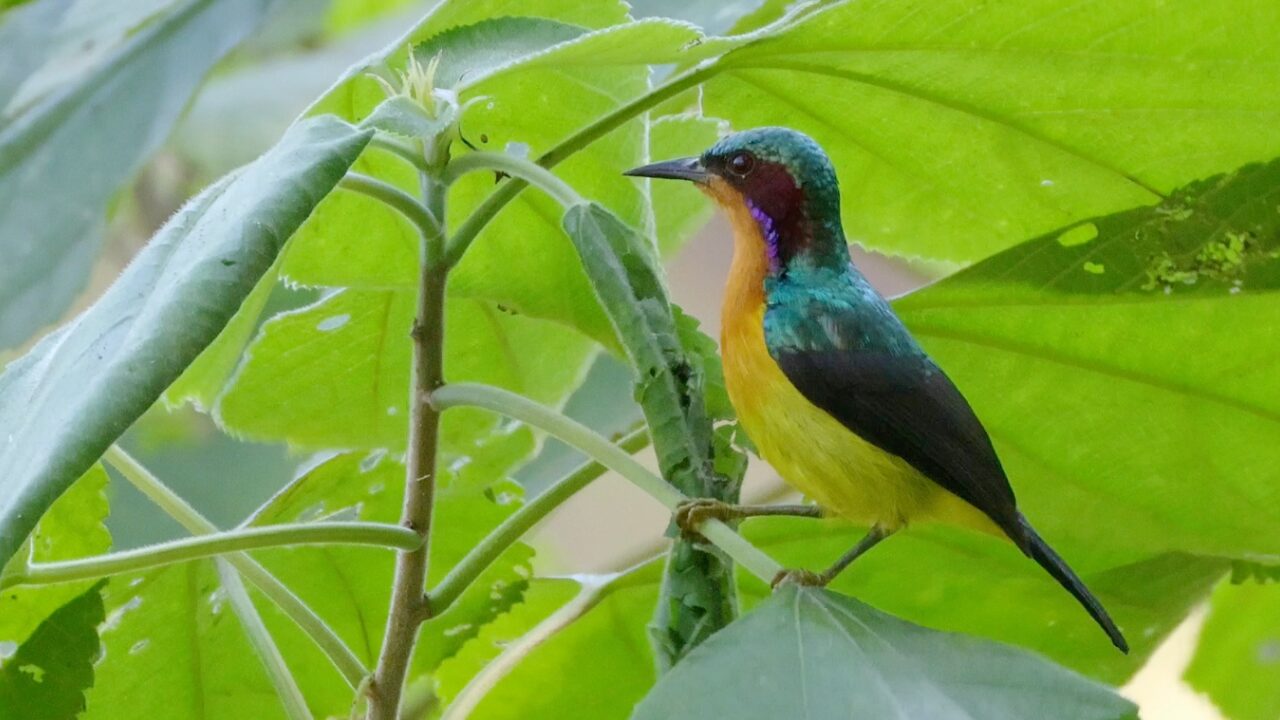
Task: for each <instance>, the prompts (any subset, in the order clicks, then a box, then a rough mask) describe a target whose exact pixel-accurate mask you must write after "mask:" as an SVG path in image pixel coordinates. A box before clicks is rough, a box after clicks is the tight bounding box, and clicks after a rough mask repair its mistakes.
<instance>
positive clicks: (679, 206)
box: [639, 115, 723, 257]
mask: <svg viewBox="0 0 1280 720" xmlns="http://www.w3.org/2000/svg"><path fill="white" fill-rule="evenodd" d="M722 124H723V123H722V122H721V121H720V120H715V119H712V118H703V117H698V116H694V115H666V116H663V117H660V118H658V119H657V120H654V121H653V122H652V123H651V124H650V125H649V156H650V157H651V158H653V159H661V158H677V157H689V156H691V155H701V154H702V151H703V150H706V149H707V148H709V147H711V146H712V145H713V144H715V142H716V140H717V139H719V135H720V129H721V126H722ZM639 182H640V184H641V185H642V186H646V185H647V186H648V194H649V201H650V204H651V205H652V208H653V236H654V238H656V240H657V245H658V250H659V252H660V253H661V254H662V255H663V256H664V257H667V256H670V255H672V254H673V253H675V252H676V251H677V250H679V249H680V247H681V246H682V245H683V244H684V243H685V241H687V240H688V239H689V238H690V237H691V236H692V235H693V233H694V232H695V231H696V230H697V229H698V228H700V227H702V226H703V225H704V224H705V223H706V221H707V219H708V218H710V217H711V205H710V204H709V203H707V202H706V200H705V199H704V198H702V197H701V196H700V195H701V194H700V193H691V192H689V188H687V187H682V186H681V183H673V182H663V181H661V180H656V181H655V180H649V179H644V180H640V181H639Z"/></svg>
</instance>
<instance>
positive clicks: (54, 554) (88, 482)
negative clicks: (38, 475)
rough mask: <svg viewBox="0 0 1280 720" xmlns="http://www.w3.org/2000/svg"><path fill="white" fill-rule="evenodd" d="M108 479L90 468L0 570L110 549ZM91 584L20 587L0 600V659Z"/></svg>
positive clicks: (90, 582)
mask: <svg viewBox="0 0 1280 720" xmlns="http://www.w3.org/2000/svg"><path fill="white" fill-rule="evenodd" d="M106 491H107V473H106V471H104V470H103V469H102V466H101V465H98V464H94V465H93V466H92V467H91V468H89V471H88V472H86V473H85V474H84V475H83V476H82V477H81V478H80V479H79V480H77V481H75V482H74V483H73V484H72V485H71V488H70V489H69V490H67V492H66V493H64V494H63V495H62V497H60V498H58V500H57V502H55V503H54V504H53V506H52V507H50V508H49V511H48V512H46V513H45V514H44V517H42V518H40V522H39V523H38V524H37V525H36V527H35V530H33V531H32V532H31V536H30V537H28V538H27V540H26V542H24V543H23V545H22V547H21V548H19V549H18V552H17V553H16V554H14V556H13V557H11V558H9V562H8V564H7V565H5V566H4V572H0V576H3V575H5V574H7V573H8V572H9V571H10V570H11V569H13V570H16V569H18V567H19V566H25V565H26V564H28V563H33V562H55V561H58V560H73V559H75V558H81V557H88V556H90V555H101V554H103V553H106V552H107V551H108V550H110V549H111V535H110V534H109V533H108V532H107V529H106V526H105V525H104V523H105V522H106V520H107V511H108V508H107V496H106ZM92 584H93V583H92V581H83V582H75V583H59V584H57V585H24V586H19V587H14V588H9V589H8V590H6V591H4V593H2V594H0V656H3V655H4V654H6V653H5V652H4V650H3V648H4V646H6V645H10V646H15V647H16V646H17V645H18V644H19V643H21V642H22V641H23V640H24V639H25V638H26V637H27V636H29V635H30V634H31V633H32V632H33V631H34V630H35V629H36V626H38V625H39V624H40V622H41V621H43V620H44V619H45V618H46V617H48V615H49V613H51V612H53V611H54V610H56V609H57V608H59V607H62V606H63V605H65V604H66V603H68V602H71V601H72V599H74V598H75V597H77V596H79V595H81V594H82V593H84V592H85V591H86V590H87V589H88V588H89V587H90V586H91V585H92Z"/></svg>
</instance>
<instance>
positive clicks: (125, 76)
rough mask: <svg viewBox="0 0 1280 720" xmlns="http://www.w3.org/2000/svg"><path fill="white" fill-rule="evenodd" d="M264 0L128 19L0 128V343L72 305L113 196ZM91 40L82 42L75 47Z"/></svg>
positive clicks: (258, 16) (210, 0) (15, 341)
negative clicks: (82, 64) (121, 37)
mask: <svg viewBox="0 0 1280 720" xmlns="http://www.w3.org/2000/svg"><path fill="white" fill-rule="evenodd" d="M274 4H275V3H274V2H273V0H187V1H186V2H182V3H180V4H177V5H175V6H174V7H172V8H170V9H169V10H168V12H164V13H161V14H160V15H159V17H149V16H150V15H151V13H150V12H148V13H147V14H146V15H143V16H142V17H130V18H129V19H130V20H131V21H132V22H134V23H137V24H138V27H139V28H140V29H138V30H137V31H136V33H134V34H133V35H132V36H131V37H129V39H128V40H127V41H125V42H123V43H121V44H120V45H119V46H118V47H115V48H113V49H112V51H111V52H110V54H109V55H108V56H107V57H105V58H103V59H102V60H101V61H100V62H98V63H96V64H92V65H90V66H89V67H88V68H84V69H82V70H81V71H80V72H75V73H73V74H72V75H71V76H70V77H69V78H66V79H65V80H64V81H63V82H61V83H59V84H58V85H57V86H55V87H53V88H52V89H50V90H49V91H48V92H47V93H46V94H44V95H42V96H40V97H39V98H38V99H35V100H33V101H31V102H30V103H27V104H25V105H24V106H23V107H22V110H21V112H19V113H17V114H16V116H13V117H8V118H6V122H4V123H3V125H0V254H2V255H3V258H4V260H3V262H0V347H13V346H16V345H19V344H21V343H22V341H23V340H25V339H26V338H27V337H28V336H30V335H31V334H32V333H33V332H34V331H35V330H37V329H38V328H40V327H41V326H43V325H46V324H48V323H50V322H53V321H54V320H56V319H58V317H59V316H60V315H61V314H62V313H63V312H64V311H65V310H66V309H67V307H68V306H69V305H70V304H71V301H72V300H73V299H74V298H75V296H76V294H77V293H78V292H79V291H80V290H81V288H82V287H83V285H84V283H85V281H86V279H87V278H88V274H89V268H90V267H91V265H92V263H93V259H94V256H95V255H96V249H97V244H98V235H99V233H100V232H101V230H102V227H103V225H104V221H105V216H106V206H107V204H108V202H109V201H110V200H111V198H112V196H113V195H114V194H115V193H116V191H117V190H118V189H119V187H120V185H122V184H123V183H125V182H127V181H128V180H129V179H130V178H131V177H132V176H133V174H134V173H135V172H137V170H138V168H139V167H140V166H141V165H142V163H143V161H144V160H145V159H146V158H147V156H148V155H150V154H151V153H152V152H153V151H154V150H155V149H156V148H157V147H159V145H160V143H161V142H163V141H164V138H165V136H166V135H167V134H168V132H169V130H170V128H171V127H172V126H173V124H174V122H176V121H177V119H178V116H179V114H180V113H181V112H182V110H183V109H184V108H185V107H186V105H187V102H188V100H190V98H191V95H192V94H193V93H194V92H195V90H196V88H197V87H198V86H199V83H200V81H201V80H202V79H203V77H204V75H205V73H206V72H208V70H209V68H210V67H211V66H212V65H213V64H214V63H215V62H217V60H218V59H219V58H221V57H222V56H223V55H224V54H225V53H227V52H228V51H229V50H231V48H233V47H235V46H236V44H238V43H239V42H240V41H241V40H242V39H244V38H245V37H246V36H247V35H248V34H249V33H250V32H251V31H252V30H253V29H254V28H255V27H256V26H257V25H258V23H259V22H260V21H261V20H262V19H263V17H264V16H265V15H266V13H267V12H268V11H269V10H270V9H271V7H272V6H273V5H274ZM142 7H146V6H145V5H144V6H142ZM30 10H38V8H34V7H33V8H28V9H24V13H25V12H28V11H30ZM70 12H71V13H72V14H76V13H79V14H81V15H83V14H84V12H85V11H84V9H82V8H73V9H72V10H71V11H70ZM119 14H121V15H123V16H125V17H129V16H130V15H131V13H130V12H129V11H128V10H127V9H124V10H122V12H121V13H119ZM50 22H52V20H50ZM81 22H83V18H82V19H81ZM104 22H105V24H111V23H110V22H109V21H106V19H105V18H104ZM68 25H69V26H70V27H72V28H74V27H75V25H76V23H75V22H69V23H68ZM68 32H70V30H69V31H68ZM54 41H55V39H51V40H50V42H51V43H52V42H54ZM94 44H95V43H94V42H92V41H90V40H89V39H88V38H86V39H85V45H83V46H81V47H77V48H75V51H76V52H78V53H83V52H86V51H87V50H93V48H94ZM14 50H15V51H19V50H21V46H17V47H15V48H14ZM67 50H68V49H66V48H64V49H63V52H67ZM4 52H5V53H6V54H7V53H8V52H9V47H5V49H4ZM22 61H23V60H22V58H13V59H10V58H9V57H5V60H4V64H5V65H6V66H7V65H8V64H9V63H10V62H13V63H14V64H15V65H16V64H19V63H21V62H22ZM55 74H56V73H55ZM119 98H127V99H128V101H127V102H116V99H119ZM14 102H15V103H20V102H22V100H21V97H19V98H15V99H14ZM104 107H110V108H111V110H110V111H109V112H104V110H103V108H104Z"/></svg>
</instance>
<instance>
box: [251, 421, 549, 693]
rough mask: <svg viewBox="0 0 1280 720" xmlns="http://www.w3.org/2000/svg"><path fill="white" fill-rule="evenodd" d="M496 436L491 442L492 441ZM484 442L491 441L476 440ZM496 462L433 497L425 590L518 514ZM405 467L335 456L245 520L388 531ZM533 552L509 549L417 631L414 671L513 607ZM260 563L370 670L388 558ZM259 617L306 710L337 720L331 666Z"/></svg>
mask: <svg viewBox="0 0 1280 720" xmlns="http://www.w3.org/2000/svg"><path fill="white" fill-rule="evenodd" d="M495 434H496V433H495ZM478 439H480V440H490V439H492V438H478ZM509 462H510V461H505V463H504V460H503V459H502V458H500V457H494V456H490V455H489V454H483V455H479V456H477V458H476V460H475V462H474V463H468V464H465V466H462V465H461V464H459V465H458V466H456V469H454V468H445V470H444V472H442V473H441V476H440V478H439V484H440V487H439V489H438V491H437V494H436V511H435V525H434V527H433V532H432V542H431V558H430V564H429V568H430V572H429V578H428V581H429V582H430V583H435V582H438V581H439V580H440V579H441V578H442V577H444V575H445V574H446V573H447V572H448V571H449V570H450V569H452V568H453V567H454V566H455V565H456V564H457V563H458V561H459V560H461V559H462V557H463V556H464V555H465V554H466V553H467V552H468V551H469V550H471V548H472V547H474V546H475V545H476V544H477V543H478V542H479V541H480V540H481V539H482V538H483V537H484V535H485V534H486V533H488V532H489V531H490V530H492V529H493V528H494V527H496V526H497V525H498V523H500V522H501V521H502V520H503V519H504V518H506V517H507V516H508V515H510V514H511V513H512V512H514V511H515V510H516V509H517V508H518V507H519V506H520V498H521V494H522V493H521V491H520V487H519V486H518V485H516V484H515V483H513V482H511V481H510V480H506V479H505V471H506V465H507V464H509ZM404 475H405V469H404V465H402V464H401V463H399V462H396V461H394V460H392V459H391V458H390V457H386V456H385V455H383V454H381V453H379V454H375V455H370V456H365V457H361V456H359V455H354V454H344V455H338V456H336V457H334V458H332V459H329V460H326V461H324V462H322V463H321V464H319V465H318V466H316V467H315V468H314V469H312V470H310V471H309V472H307V473H306V474H305V475H303V476H302V477H300V478H299V479H298V480H297V481H295V482H293V483H292V484H290V485H289V486H288V487H287V488H285V489H284V490H283V491H281V493H280V494H279V495H277V496H276V497H275V498H274V499H273V500H272V501H271V502H269V503H268V504H267V505H266V506H264V508H263V509H262V510H261V511H260V512H259V513H257V514H256V515H255V516H254V518H253V519H252V521H251V522H252V524H254V525H271V524H277V523H283V522H310V521H315V520H318V519H321V518H342V519H347V520H354V519H359V520H364V521H370V522H385V523H395V522H397V521H398V520H399V517H400V506H401V504H402V497H403V490H404ZM531 556H532V551H530V550H529V548H528V547H526V546H524V545H516V546H514V547H512V548H511V549H509V550H508V551H507V552H505V553H504V554H503V555H502V556H501V557H500V558H498V560H497V561H496V562H495V563H494V564H493V565H492V566H491V567H490V568H489V569H488V570H486V571H485V572H484V573H483V574H482V575H481V576H480V577H479V578H478V579H477V581H476V583H475V584H474V585H472V586H471V587H470V588H468V590H467V591H466V592H464V593H463V594H462V596H461V597H460V598H458V600H457V601H456V602H455V604H454V605H453V606H451V607H450V608H449V609H448V610H447V611H446V612H444V613H441V614H440V615H438V616H437V617H434V618H432V619H431V620H429V621H428V622H427V623H425V624H424V625H423V628H422V631H421V634H420V636H419V640H418V648H417V654H416V657H415V662H414V672H415V673H423V672H426V671H430V670H432V669H434V668H435V667H436V666H438V665H439V664H440V662H441V661H442V660H444V659H445V658H448V657H450V656H452V655H453V654H454V653H456V652H457V651H458V649H459V648H461V647H462V645H463V644H464V643H465V642H466V641H467V640H469V639H470V638H472V637H473V636H475V634H476V633H477V632H478V631H479V630H480V628H481V627H483V626H484V625H485V623H487V622H489V621H490V620H492V619H493V618H494V617H496V616H497V615H499V614H500V613H502V612H505V611H506V610H507V609H508V608H509V607H510V606H511V605H512V604H513V603H515V602H518V601H519V600H520V598H521V595H522V593H523V590H524V587H525V585H526V583H527V577H528V575H529V574H530V572H529V567H528V563H529V560H530V557H531ZM258 558H259V559H260V560H261V561H262V563H263V564H264V565H265V566H266V567H267V568H268V569H269V570H271V572H272V573H274V574H275V575H276V576H277V577H279V578H280V579H281V580H282V581H284V582H285V583H286V584H287V585H288V586H289V587H290V589H292V590H293V591H294V592H295V593H297V594H298V595H299V596H300V597H301V598H302V599H303V600H304V601H305V602H306V603H307V604H308V605H309V606H311V607H312V608H313V609H314V610H315V611H316V612H317V613H318V614H319V615H320V616H321V617H322V618H323V619H324V621H325V622H326V623H327V624H328V625H329V627H331V628H333V630H334V631H335V632H336V633H337V634H338V635H339V636H340V637H342V638H343V640H345V641H346V643H347V644H348V646H349V647H351V648H352V650H353V651H354V652H355V653H356V655H357V656H358V657H359V658H360V659H361V660H362V661H363V662H364V663H365V664H366V665H367V666H368V667H373V666H374V665H375V664H376V663H377V659H378V652H379V650H380V648H381V643H382V634H383V631H384V627H385V625H386V620H387V608H388V606H389V605H390V601H391V587H392V581H393V577H394V572H395V567H394V566H395V556H394V554H393V553H390V552H387V551H386V550H382V549H378V548H360V547H328V548H293V549H280V550H272V551H270V552H262V553H259V554H258ZM262 611H263V616H264V618H265V620H266V622H267V625H268V627H269V628H270V629H271V631H272V634H273V635H275V637H276V638H277V640H278V642H279V645H280V648H281V651H282V652H283V653H284V655H285V658H286V659H287V660H288V662H289V665H290V667H291V668H293V670H294V674H295V677H297V678H298V681H299V684H300V685H301V687H302V690H303V692H304V694H305V695H306V697H307V699H308V701H309V703H310V704H311V706H312V708H313V709H314V710H315V711H316V712H317V713H320V714H340V713H342V712H345V709H346V707H347V706H348V705H349V704H350V702H351V698H352V691H351V689H350V688H348V687H347V686H346V685H345V684H344V683H343V682H342V681H341V679H340V678H339V677H338V676H337V674H336V673H335V671H334V670H333V668H332V666H330V665H329V663H328V661H327V660H326V659H325V658H324V657H323V656H322V655H320V654H319V653H318V652H317V651H316V650H315V648H314V646H313V645H312V644H311V642H310V640H308V639H307V638H305V637H304V636H302V635H301V633H299V632H298V630H297V628H296V627H294V626H293V624H292V623H291V621H289V620H288V619H286V618H284V617H283V616H281V615H280V614H279V613H278V612H277V611H275V610H274V608H273V606H271V605H270V604H269V603H266V602H265V601H264V602H263V603H262Z"/></svg>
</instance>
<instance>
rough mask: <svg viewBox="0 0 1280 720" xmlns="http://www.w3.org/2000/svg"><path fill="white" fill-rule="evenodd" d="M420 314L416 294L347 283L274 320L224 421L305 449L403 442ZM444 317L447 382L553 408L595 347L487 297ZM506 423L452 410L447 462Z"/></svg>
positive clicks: (226, 401) (253, 349)
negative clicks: (485, 386) (500, 390)
mask: <svg viewBox="0 0 1280 720" xmlns="http://www.w3.org/2000/svg"><path fill="white" fill-rule="evenodd" d="M413 312H414V298H413V295H412V292H411V291H409V290H392V291H382V292H379V291H367V290H345V291H340V292H337V293H334V294H332V295H330V296H329V297H327V298H325V299H323V300H321V301H320V302H318V303H315V304H313V305H310V306H307V307H305V308H302V309H300V310H297V311H294V312H289V313H284V314H281V315H278V316H276V317H274V318H272V319H271V320H270V321H268V322H267V323H266V324H265V325H264V326H263V328H262V330H261V332H260V334H259V336H258V338H257V339H255V340H254V342H253V343H252V344H251V345H250V346H249V349H248V352H247V355H246V358H245V360H244V363H243V364H242V366H241V368H240V370H239V373H238V375H237V376H236V378H235V379H234V380H233V382H232V384H231V386H230V387H229V388H228V390H227V392H226V393H225V394H224V395H223V397H222V399H221V402H220V404H219V406H218V418H219V420H220V422H221V423H222V424H223V425H224V426H225V427H228V428H230V429H231V430H232V431H233V432H235V433H238V434H242V435H245V436H248V437H251V438H255V439H272V440H285V441H288V442H289V443H291V444H293V445H296V446H300V447H314V448H332V447H338V448H344V447H345V448H389V449H394V450H399V449H403V448H404V445H405V438H406V437H407V435H408V427H409V425H408V402H409V364H410V354H411V348H410V342H409V329H410V327H411V325H412V323H413ZM445 324H446V328H447V329H448V335H447V337H446V340H445V377H446V379H447V380H450V381H472V382H485V383H490V384H493V385H498V386H500V387H504V388H507V389H509V390H512V391H514V392H518V393H521V394H524V395H528V396H530V397H533V398H537V399H538V400H539V401H540V402H545V403H552V404H555V403H559V402H561V401H562V400H563V399H564V397H565V396H566V395H567V394H568V392H569V391H570V390H571V389H572V388H573V387H574V386H576V384H577V382H578V381H579V380H580V379H581V376H582V373H583V372H585V369H586V367H587V364H588V361H589V359H590V357H591V356H592V354H593V353H594V352H595V351H594V349H593V348H592V345H591V343H590V341H588V340H587V339H586V338H584V337H582V336H580V335H578V334H577V333H574V332H573V331H571V330H569V329H567V328H564V327H560V326H558V325H554V324H551V323H548V322H546V321H543V320H534V319H531V318H527V317H524V316H521V315H516V314H511V313H510V312H509V311H508V310H506V309H504V308H502V307H500V306H497V305H493V304H491V303H486V302H481V301H475V300H464V299H461V298H451V299H450V301H449V302H448V304H447V309H446V319H445ZM339 409H340V410H339ZM498 423H499V421H498V419H496V418H495V417H493V416H492V415H491V414H487V413H481V412H479V411H468V410H458V411H453V412H450V413H449V414H448V415H447V416H446V417H445V421H444V425H443V430H442V432H443V435H442V452H443V453H444V454H445V461H446V462H449V461H450V457H451V456H457V457H462V456H466V455H470V454H472V453H474V452H477V451H478V448H477V447H476V446H475V444H474V443H475V442H476V439H477V437H478V436H479V434H481V433H484V432H487V431H488V430H489V429H491V428H493V427H496V426H497V425H498ZM510 431H511V433H514V435H513V436H504V439H503V441H502V442H503V443H504V444H505V443H510V442H513V439H512V438H515V440H522V441H523V443H524V449H523V452H528V451H529V450H531V449H532V446H533V445H532V441H531V439H530V437H531V436H530V435H529V431H528V430H524V429H519V427H518V426H511V427H510ZM515 436H518V437H515ZM489 451H490V452H492V451H493V448H490V449H489Z"/></svg>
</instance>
